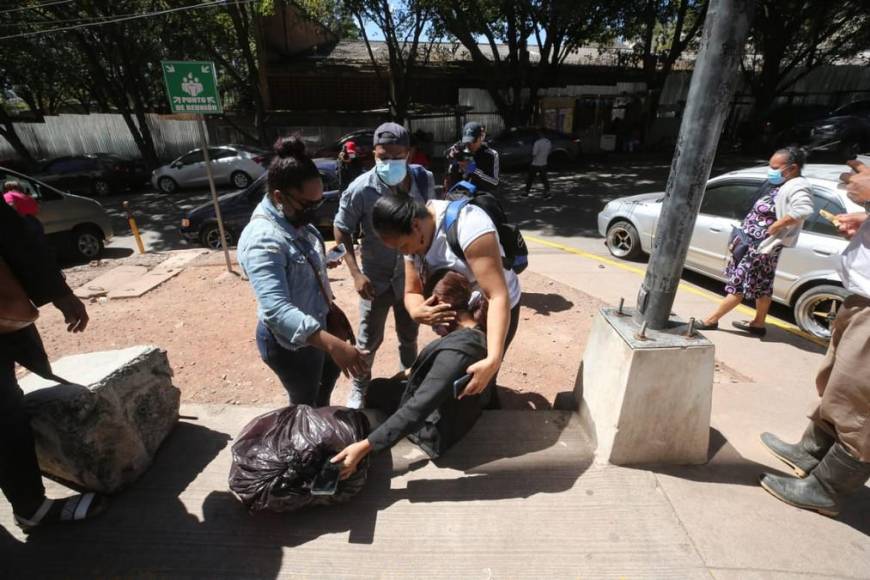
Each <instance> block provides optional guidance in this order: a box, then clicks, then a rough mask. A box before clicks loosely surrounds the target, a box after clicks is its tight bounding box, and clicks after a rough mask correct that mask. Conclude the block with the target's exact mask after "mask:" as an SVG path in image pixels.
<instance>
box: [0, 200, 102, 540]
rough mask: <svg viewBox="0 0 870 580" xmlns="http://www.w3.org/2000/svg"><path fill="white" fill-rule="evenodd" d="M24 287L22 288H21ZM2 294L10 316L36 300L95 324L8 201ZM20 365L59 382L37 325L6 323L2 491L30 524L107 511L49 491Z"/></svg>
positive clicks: (0, 221) (0, 345)
mask: <svg viewBox="0 0 870 580" xmlns="http://www.w3.org/2000/svg"><path fill="white" fill-rule="evenodd" d="M19 288H20V290H21V292H20V293H18V292H15V290H13V289H19ZM0 294H2V300H0V311H3V314H6V312H8V311H7V309H10V308H14V307H15V303H16V302H21V303H23V306H24V307H25V308H31V304H30V302H32V303H33V304H35V305H36V306H42V305H44V304H48V303H51V304H53V305H54V306H55V307H56V308H57V309H58V310H60V311H61V312H62V313H63V317H64V322H65V323H66V324H67V330H68V331H69V332H84V330H85V328H87V326H88V320H89V318H88V312H87V309H86V308H85V305H84V304H82V301H81V300H79V299H78V298H77V297H76V296H75V295H74V294H73V292H72V290H70V287H69V286H67V284H66V282H65V281H64V278H63V273H62V272H61V270H60V268H59V267H58V266H57V263H56V262H55V259H54V254H53V252H52V251H51V250H50V249H49V248H48V246H47V245H46V244H45V242H44V241H43V239H42V238H41V237H40V236H37V235H36V233H35V232H34V231H33V230H32V229H31V228H29V227H28V226H27V224H26V223H25V221H24V219H22V217H21V216H19V215H17V214H16V212H15V211H14V210H13V209H12V208H11V207H9V206H7V205H6V204H0ZM2 318H3V319H4V320H6V319H8V318H9V317H8V316H3V317H2ZM15 363H18V364H20V365H21V366H23V367H25V368H27V369H29V370H30V371H32V372H34V373H36V374H37V375H39V376H41V377H44V378H47V379H50V380H57V378H56V377H55V376H54V374H53V373H52V370H51V364H50V363H49V361H48V355H47V354H46V352H45V348H44V347H43V345H42V339H41V338H40V336H39V332H38V331H37V330H36V326H35V325H33V324H30V325H27V326H24V327H23V328H19V329H15V328H8V327H6V326H0V439H2V441H3V443H2V445H0V489H2V491H3V495H5V496H6V499H7V500H9V503H10V504H12V511H13V513H14V514H15V522H16V523H17V524H18V526H19V527H21V528H22V529H24V530H30V529H32V528H34V527H37V526H42V525H46V524H54V523H60V522H72V521H79V520H86V519H89V518H92V517H94V516H97V515H99V514H100V513H102V512H103V511H105V509H106V506H107V500H106V499H105V498H104V497H103V496H100V495H97V494H94V493H85V494H79V495H73V496H72V497H68V498H64V499H54V500H53V499H48V498H46V497H45V487H43V485H42V474H41V473H40V470H39V464H38V462H37V459H36V450H35V448H34V440H33V430H32V429H31V427H30V417H29V416H28V414H27V412H26V411H25V409H24V393H23V392H22V391H21V387H19V386H18V381H17V379H16V377H15Z"/></svg>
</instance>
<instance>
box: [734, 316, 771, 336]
mask: <svg viewBox="0 0 870 580" xmlns="http://www.w3.org/2000/svg"><path fill="white" fill-rule="evenodd" d="M731 326H733V327H734V328H736V329H737V330H742V331H743V332H748V333H749V334H751V335H753V336H764V335H765V334H767V329H766V328H765V327H763V326H752V324H750V322H749V321H748V320H738V321H736V322H732V323H731Z"/></svg>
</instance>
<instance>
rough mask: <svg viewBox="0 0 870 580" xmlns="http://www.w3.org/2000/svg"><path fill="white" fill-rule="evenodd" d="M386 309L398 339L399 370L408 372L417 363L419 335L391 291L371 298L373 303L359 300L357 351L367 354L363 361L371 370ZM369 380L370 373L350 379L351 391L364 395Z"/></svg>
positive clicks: (418, 327)
mask: <svg viewBox="0 0 870 580" xmlns="http://www.w3.org/2000/svg"><path fill="white" fill-rule="evenodd" d="M390 308H392V309H393V318H394V319H395V321H396V335H397V336H398V338H399V360H400V361H401V363H402V368H403V369H409V368H411V365H413V364H414V361H415V360H416V359H417V334H418V333H419V331H420V326H419V325H418V324H417V323H416V322H414V319H412V318H411V315H410V314H408V311H407V310H405V302H404V297H403V296H401V295H399V296H396V293H395V292H394V291H393V289H392V288H390V289H389V290H387V291H386V292H383V293H381V294H379V295H377V296H375V298H374V300H362V299H360V301H359V332H358V333H357V347H359V348H360V350H366V351H368V352H369V353H370V354H369V355H368V357H367V359H368V362H369V368H371V365H372V363H373V362H374V360H375V353H376V352H377V351H378V349H379V348H380V346H381V344H382V343H383V342H384V327H385V326H386V324H387V314H389V312H390ZM371 380H372V375H371V373H369V374H368V375H366V376H364V377H359V378H355V379H353V388H354V389H360V390H363V391H365V390H366V388H367V387H368V385H369V383H370V382H371Z"/></svg>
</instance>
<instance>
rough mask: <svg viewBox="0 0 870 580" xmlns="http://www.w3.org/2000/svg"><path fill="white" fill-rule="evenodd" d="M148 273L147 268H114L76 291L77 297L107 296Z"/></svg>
mask: <svg viewBox="0 0 870 580" xmlns="http://www.w3.org/2000/svg"><path fill="white" fill-rule="evenodd" d="M147 272H148V268H146V267H145V266H118V267H117V268H112V269H111V270H109V271H108V272H106V273H105V274H103V275H102V276H98V277H97V278H95V279H93V280H91V281H90V282H88V283H87V284H85V285H83V286H80V287H79V288H76V289H75V295H76V296H78V297H79V298H94V297H96V296H105V295H106V294H108V293H109V292H111V291H112V290H114V289H115V288H116V287H118V286H121V285H124V284H129V283H130V281H131V280H136V279H138V278H140V277H142V276H144V275H145V274H146V273H147Z"/></svg>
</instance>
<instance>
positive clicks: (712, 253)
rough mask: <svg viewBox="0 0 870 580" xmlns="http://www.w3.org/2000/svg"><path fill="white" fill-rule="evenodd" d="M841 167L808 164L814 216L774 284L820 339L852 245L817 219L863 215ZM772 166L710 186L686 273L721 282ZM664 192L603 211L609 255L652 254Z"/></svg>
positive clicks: (839, 295)
mask: <svg viewBox="0 0 870 580" xmlns="http://www.w3.org/2000/svg"><path fill="white" fill-rule="evenodd" d="M844 171H849V168H848V167H846V166H840V165H807V166H806V167H805V168H804V176H805V177H806V178H808V179H809V181H810V183H811V184H812V188H813V198H814V204H815V212H814V213H813V215H812V216H810V218H809V219H807V221H806V223H805V224H804V229H803V233H802V234H801V236H800V239H799V240H798V245H797V247H795V248H787V249H785V250H783V253H782V256H781V257H780V260H779V267H778V268H777V271H776V277H775V279H774V284H773V299H774V300H775V301H776V302H779V303H780V304H784V305H786V306H788V307H790V308H792V309H793V311H794V317H795V321H796V322H797V324H798V326H799V327H800V328H801V329H802V330H804V331H806V332H808V333H810V334H812V335H814V336H817V337H819V338H825V339H826V338H829V337H830V324H831V322H832V321H833V319H834V316H835V315H836V313H837V309H838V308H839V307H840V304H841V303H842V302H843V299H844V298H845V297H846V296H847V292H846V291H845V290H844V289H843V286H842V283H841V282H840V277H839V275H838V274H837V270H836V268H837V256H839V254H840V253H841V252H842V251H843V249H844V248H845V247H846V244H847V243H848V242H847V241H846V240H845V239H844V238H843V237H842V236H840V235H839V233H838V232H837V229H836V228H835V227H834V226H833V225H832V224H831V223H830V222H828V221H827V220H825V219H824V218H822V217H821V216H820V215H819V210H822V209H824V210H827V211H829V212H831V213H833V214H840V213H848V212H856V211H863V208H862V207H861V206H859V205H856V204H855V203H853V202H852V201H851V200H849V198H848V197H847V196H846V192H845V190H843V189H842V188H840V187H838V180H839V175H840V174H841V173H842V172H844ZM766 172H767V166H763V167H755V168H751V169H742V170H739V171H733V172H730V173H726V174H724V175H720V176H719V177H716V178H714V179H711V180H710V181H709V182H708V183H707V189H706V191H705V193H704V200H703V202H702V203H701V211H700V214H699V215H698V219H697V221H696V222H695V229H694V232H693V234H692V241H691V244H690V246H689V253H688V256H687V257H686V268H687V269H689V270H692V271H694V272H698V273H700V274H703V275H705V276H709V277H711V278H714V279H716V280H720V281H724V280H725V278H724V270H725V265H726V262H727V260H728V257H729V254H728V239H729V236H730V235H731V227H732V226H739V225H740V223H741V222H742V221H743V218H744V217H745V216H746V214H747V213H748V211H749V209H750V205H751V204H752V202H753V200H754V198H755V194H756V192H757V191H758V188H759V187H760V186H761V185H762V183H763V182H764V180H765V179H766V178H767V173H766ZM663 200H664V193H661V192H659V193H647V194H642V195H633V196H629V197H621V198H619V199H615V200H613V201H611V202H609V203H608V204H607V205H605V206H604V209H603V210H601V212H600V213H599V214H598V231H599V232H600V233H601V235H602V236H604V238H605V243H606V244H607V247H608V249H609V250H610V253H611V254H612V255H614V256H616V257H617V258H623V259H632V258H637V257H639V256H640V255H641V254H643V253H649V252H651V251H652V247H653V240H654V238H655V233H656V225H657V222H658V218H659V214H660V213H661V210H662V201H663Z"/></svg>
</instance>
